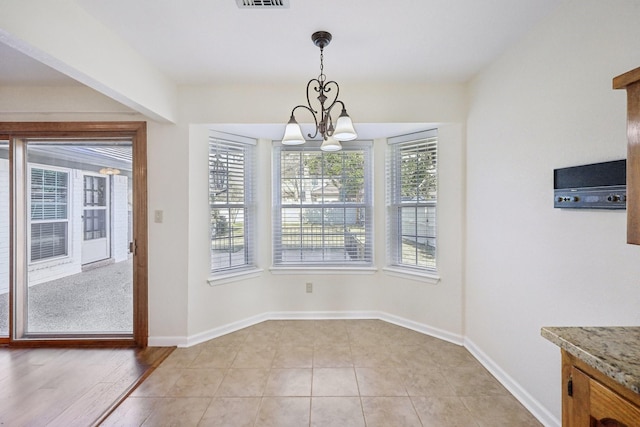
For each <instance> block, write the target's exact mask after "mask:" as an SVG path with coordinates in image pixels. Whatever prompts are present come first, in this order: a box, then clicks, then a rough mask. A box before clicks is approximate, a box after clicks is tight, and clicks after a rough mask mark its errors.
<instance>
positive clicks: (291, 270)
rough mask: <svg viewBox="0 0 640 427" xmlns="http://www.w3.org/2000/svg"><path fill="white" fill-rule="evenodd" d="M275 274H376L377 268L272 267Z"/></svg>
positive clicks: (270, 269)
mask: <svg viewBox="0 0 640 427" xmlns="http://www.w3.org/2000/svg"><path fill="white" fill-rule="evenodd" d="M269 271H271V273H273V274H374V273H376V272H377V271H378V269H377V268H375V267H281V266H278V267H271V268H269Z"/></svg>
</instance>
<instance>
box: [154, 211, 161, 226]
mask: <svg viewBox="0 0 640 427" xmlns="http://www.w3.org/2000/svg"><path fill="white" fill-rule="evenodd" d="M153 222H157V223H158V224H160V223H162V211H160V210H157V211H154V213H153Z"/></svg>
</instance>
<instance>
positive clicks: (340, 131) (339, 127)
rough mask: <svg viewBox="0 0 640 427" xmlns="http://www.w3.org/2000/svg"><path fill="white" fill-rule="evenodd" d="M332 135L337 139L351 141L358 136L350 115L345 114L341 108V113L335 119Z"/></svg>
mask: <svg viewBox="0 0 640 427" xmlns="http://www.w3.org/2000/svg"><path fill="white" fill-rule="evenodd" d="M333 137H334V138H335V139H337V140H339V141H351V140H352V139H356V138H357V137H358V134H357V133H356V130H355V129H354V128H353V122H351V117H349V116H348V115H347V112H346V111H345V110H342V114H340V117H338V121H336V130H335V131H334V132H333Z"/></svg>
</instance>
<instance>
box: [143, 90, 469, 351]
mask: <svg viewBox="0 0 640 427" xmlns="http://www.w3.org/2000/svg"><path fill="white" fill-rule="evenodd" d="M303 88H304V86H302V89H303ZM376 90H377V92H376V100H372V99H370V97H371V95H370V93H371V92H372V91H371V88H367V87H364V86H362V87H351V86H349V91H347V90H346V89H345V93H347V92H348V95H349V100H346V99H345V102H347V103H348V104H349V109H350V113H352V115H353V116H354V120H355V117H356V116H357V121H358V122H362V123H392V122H394V121H395V122H402V123H444V125H443V126H442V130H441V136H440V138H441V139H440V143H441V152H440V155H439V162H440V173H441V174H442V175H441V177H442V178H441V182H442V185H443V189H444V191H443V193H442V194H445V193H449V194H448V196H447V197H445V198H444V200H445V201H444V202H443V203H442V205H441V206H440V207H439V211H438V214H439V215H440V218H442V220H440V221H439V225H438V232H439V233H441V234H440V235H439V243H438V244H439V247H440V248H442V250H441V255H442V259H443V263H442V272H441V273H442V274H441V277H442V280H441V282H440V283H439V284H437V285H429V284H426V283H422V282H420V281H414V280H409V279H405V278H398V277H393V276H389V275H388V274H386V273H385V272H383V271H382V270H381V269H382V267H384V261H385V257H384V254H385V245H386V241H385V233H384V230H385V208H384V203H385V181H384V158H385V151H386V143H385V140H384V139H379V140H376V141H375V143H374V163H375V166H374V167H375V173H374V174H375V177H376V178H375V184H374V205H375V215H374V221H375V225H374V229H375V249H374V252H375V254H376V267H377V268H378V271H376V272H375V273H372V274H313V273H309V272H305V273H298V274H274V273H273V272H272V271H270V267H271V249H272V248H271V231H270V230H271V218H272V212H271V206H272V204H271V163H272V144H271V141H270V140H268V139H259V141H258V182H259V186H260V190H259V192H258V203H257V205H258V211H259V212H258V224H257V229H258V232H259V238H258V242H259V243H258V246H259V247H258V249H259V250H258V253H259V262H258V266H259V268H261V269H262V272H261V273H260V275H259V276H258V277H254V278H250V279H246V280H239V281H234V282H231V283H225V284H223V285H218V286H210V285H209V284H208V283H207V278H208V277H209V249H208V234H207V230H208V229H209V222H208V221H209V218H208V205H207V195H206V194H207V173H208V172H207V171H208V169H207V168H208V164H207V162H206V159H207V131H206V129H208V128H212V129H215V127H216V124H229V123H231V124H237V123H247V124H261V123H262V124H269V123H283V127H284V121H286V118H284V119H283V117H286V115H288V114H289V113H288V112H290V108H291V106H292V105H296V103H297V102H298V103H299V100H300V99H299V98H300V91H301V87H299V86H298V85H291V86H283V87H277V88H274V87H272V86H255V87H253V86H249V87H244V86H243V87H226V86H210V87H183V88H181V89H180V95H179V98H180V108H179V115H180V122H181V123H184V124H188V125H186V126H187V127H188V128H189V136H188V140H189V144H188V145H189V155H188V159H189V160H188V168H187V169H185V170H184V172H185V173H187V174H188V176H189V182H188V184H187V185H186V187H185V188H184V191H185V192H187V193H188V195H189V196H188V197H189V201H188V224H189V225H188V229H189V232H188V235H189V238H188V243H187V246H186V247H187V251H188V272H189V273H188V294H189V295H188V309H187V312H188V319H189V320H188V328H187V329H188V337H191V338H188V341H190V342H191V341H193V340H194V337H196V338H195V339H196V340H197V338H198V337H203V336H207V335H208V334H211V333H215V331H216V330H219V328H224V327H225V325H229V324H234V323H236V322H242V321H243V320H244V319H247V318H251V317H252V316H259V315H261V314H265V313H283V314H285V315H286V314H287V313H291V314H295V315H303V316H304V315H311V316H313V315H314V314H318V313H332V312H334V313H343V314H350V313H358V312H360V313H366V312H385V313H388V314H390V315H393V316H396V317H398V318H401V319H406V320H409V321H412V322H416V323H419V324H423V325H427V326H429V327H432V328H434V329H435V330H442V331H446V332H447V333H451V334H453V335H455V336H462V308H461V306H462V280H461V257H462V255H463V250H462V244H463V242H462V240H461V239H462V237H461V231H460V230H461V229H462V225H463V208H462V204H463V202H464V198H463V196H462V194H463V193H462V187H463V184H464V181H463V176H464V171H463V164H464V161H463V157H464V149H463V146H464V135H463V122H464V120H465V114H466V90H465V86H464V85H442V86H438V85H425V86H410V85H398V86H395V87H394V86H388V87H387V86H385V87H376ZM381 99H384V100H385V101H384V102H381V101H380V100H381ZM265 100H268V102H267V101H265ZM356 127H357V124H356ZM449 190H450V191H449ZM150 209H152V208H151V207H150ZM161 250H162V251H167V250H168V249H166V248H163V249H161ZM439 250H440V249H439ZM158 268H160V269H164V268H166V267H164V266H159V267H158ZM307 282H312V283H313V293H311V294H308V293H306V292H305V284H306V283H307Z"/></svg>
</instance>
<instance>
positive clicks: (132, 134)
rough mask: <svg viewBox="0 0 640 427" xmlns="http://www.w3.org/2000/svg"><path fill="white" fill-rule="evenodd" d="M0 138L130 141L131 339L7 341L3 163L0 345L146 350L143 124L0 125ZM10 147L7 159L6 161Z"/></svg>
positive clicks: (11, 254) (11, 224) (11, 205)
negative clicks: (2, 324) (1, 323)
mask: <svg viewBox="0 0 640 427" xmlns="http://www.w3.org/2000/svg"><path fill="white" fill-rule="evenodd" d="M0 135H2V136H3V137H7V138H8V139H9V141H11V140H13V139H29V138H61V139H63V138H86V139H92V138H98V139H99V138H131V140H132V151H133V183H134V188H133V206H134V207H135V209H134V211H133V246H134V251H133V338H122V339H120V338H88V339H83V338H80V337H73V336H72V337H69V338H68V339H67V338H60V339H59V338H56V339H15V338H14V337H13V304H12V303H11V301H12V297H13V287H14V283H13V281H14V274H15V272H14V269H15V268H14V259H15V258H14V257H15V254H14V244H13V242H14V237H15V236H14V219H13V211H14V203H15V201H14V197H13V189H14V185H13V184H14V179H15V178H14V176H13V171H14V165H13V162H11V161H10V162H9V165H10V167H9V179H10V194H9V197H10V203H9V209H10V212H11V214H10V215H9V217H10V221H9V227H10V232H9V233H10V234H9V235H10V241H11V242H12V244H11V245H10V250H9V263H10V266H11V268H10V269H9V271H10V274H9V283H10V286H9V338H8V339H0V344H8V345H9V346H20V347H41V346H66V347H70V346H73V347H78V346H87V347H116V346H117V347H140V348H145V347H147V344H148V336H149V325H148V311H149V310H148V307H149V305H148V304H149V302H148V259H147V257H148V242H147V229H148V223H147V123H146V122H140V121H137V122H133V121H132V122H0ZM11 147H12V144H11V143H10V144H9V151H10V152H9V157H10V158H12V149H11Z"/></svg>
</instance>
